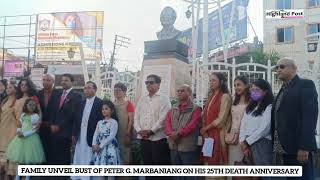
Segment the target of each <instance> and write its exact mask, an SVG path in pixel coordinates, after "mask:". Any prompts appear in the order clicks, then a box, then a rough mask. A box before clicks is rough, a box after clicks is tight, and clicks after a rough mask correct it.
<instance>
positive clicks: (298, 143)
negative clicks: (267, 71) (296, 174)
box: [271, 58, 318, 179]
mask: <svg viewBox="0 0 320 180" xmlns="http://www.w3.org/2000/svg"><path fill="white" fill-rule="evenodd" d="M276 70H277V73H278V77H279V79H280V80H282V81H283V86H282V88H281V90H280V92H279V93H278V95H277V98H276V100H275V103H274V105H273V110H272V127H271V130H272V135H273V149H274V154H275V158H274V160H275V164H276V165H297V166H302V167H303V172H302V174H303V175H302V177H301V179H314V167H313V154H312V153H313V152H314V151H316V150H317V145H316V139H315V132H316V125H317V118H318V94H317V91H316V88H315V85H314V83H313V81H311V80H307V79H300V78H299V76H298V75H297V74H296V72H297V66H296V65H295V63H294V60H292V59H290V58H282V59H281V60H279V61H278V64H277V66H276Z"/></svg>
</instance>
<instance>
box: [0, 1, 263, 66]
mask: <svg viewBox="0 0 320 180" xmlns="http://www.w3.org/2000/svg"><path fill="white" fill-rule="evenodd" d="M209 1H213V0H209ZM188 5H189V3H187V2H185V1H184V0H1V6H0V16H14V15H26V14H37V13H51V12H70V11H104V32H103V46H104V48H103V49H104V54H105V56H106V57H110V53H111V51H112V46H113V42H114V37H115V35H116V34H117V35H121V36H125V37H128V38H130V39H131V42H130V45H129V47H128V48H120V49H119V50H118V54H117V56H116V58H117V60H116V64H115V66H116V67H117V68H118V69H119V70H120V71H122V70H124V69H125V68H128V70H131V71H137V70H140V68H141V64H142V61H143V54H144V41H150V40H156V39H157V37H156V32H157V31H160V30H161V28H162V26H161V23H160V13H161V10H162V9H163V8H164V7H166V6H171V7H173V8H174V9H175V10H176V11H177V20H176V23H175V27H176V28H177V29H179V30H184V29H187V28H189V27H191V20H188V19H187V18H186V17H185V11H187V8H188ZM262 5H263V0H250V1H249V7H248V16H249V18H250V20H251V22H252V25H253V28H254V29H255V31H256V33H257V35H258V37H259V39H260V40H261V41H262V40H263V7H262ZM210 11H211V10H210ZM248 35H249V38H248V39H249V41H250V40H252V39H253V37H254V35H253V31H252V28H251V27H250V25H249V24H248Z"/></svg>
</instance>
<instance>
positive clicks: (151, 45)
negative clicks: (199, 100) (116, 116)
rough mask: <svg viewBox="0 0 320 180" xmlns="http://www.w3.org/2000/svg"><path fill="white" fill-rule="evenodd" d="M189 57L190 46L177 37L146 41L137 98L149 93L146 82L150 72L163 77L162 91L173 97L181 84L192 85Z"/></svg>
mask: <svg viewBox="0 0 320 180" xmlns="http://www.w3.org/2000/svg"><path fill="white" fill-rule="evenodd" d="M187 57H188V46H187V45H185V44H183V43H181V42H179V41H177V40H175V39H169V40H157V41H147V42H145V56H144V59H143V63H142V71H141V74H140V78H139V83H138V84H139V85H138V89H137V99H139V98H140V97H141V96H142V95H145V94H147V89H146V86H145V84H144V82H145V81H146V79H147V76H148V75H150V74H155V75H158V76H160V77H161V85H160V92H161V93H163V94H165V95H167V96H169V97H171V98H172V97H175V96H176V90H177V88H178V87H179V86H181V85H183V84H188V85H191V74H190V72H191V70H192V66H191V65H190V64H188V58H187Z"/></svg>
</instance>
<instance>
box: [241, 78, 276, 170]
mask: <svg viewBox="0 0 320 180" xmlns="http://www.w3.org/2000/svg"><path fill="white" fill-rule="evenodd" d="M250 97H251V99H250V103H249V105H248V106H247V108H246V113H245V114H244V116H243V119H242V121H241V128H240V136H239V141H240V143H241V145H240V146H241V149H242V151H243V152H244V154H245V156H250V155H251V156H252V159H253V163H254V164H255V165H271V163H272V143H271V132H270V129H271V108H272V102H273V94H272V89H271V86H270V84H269V83H268V82H267V81H265V80H263V79H258V80H256V81H255V82H253V84H252V87H251V89H250Z"/></svg>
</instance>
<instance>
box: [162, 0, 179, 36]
mask: <svg viewBox="0 0 320 180" xmlns="http://www.w3.org/2000/svg"><path fill="white" fill-rule="evenodd" d="M176 19H177V13H176V11H175V10H174V9H173V8H172V7H169V6H168V7H165V8H164V9H163V10H162V12H161V15H160V21H161V24H162V30H161V31H159V32H157V37H158V40H163V39H176V38H177V36H178V35H179V34H180V33H181V31H179V30H177V29H176V28H174V26H173V25H174V22H175V21H176Z"/></svg>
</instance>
